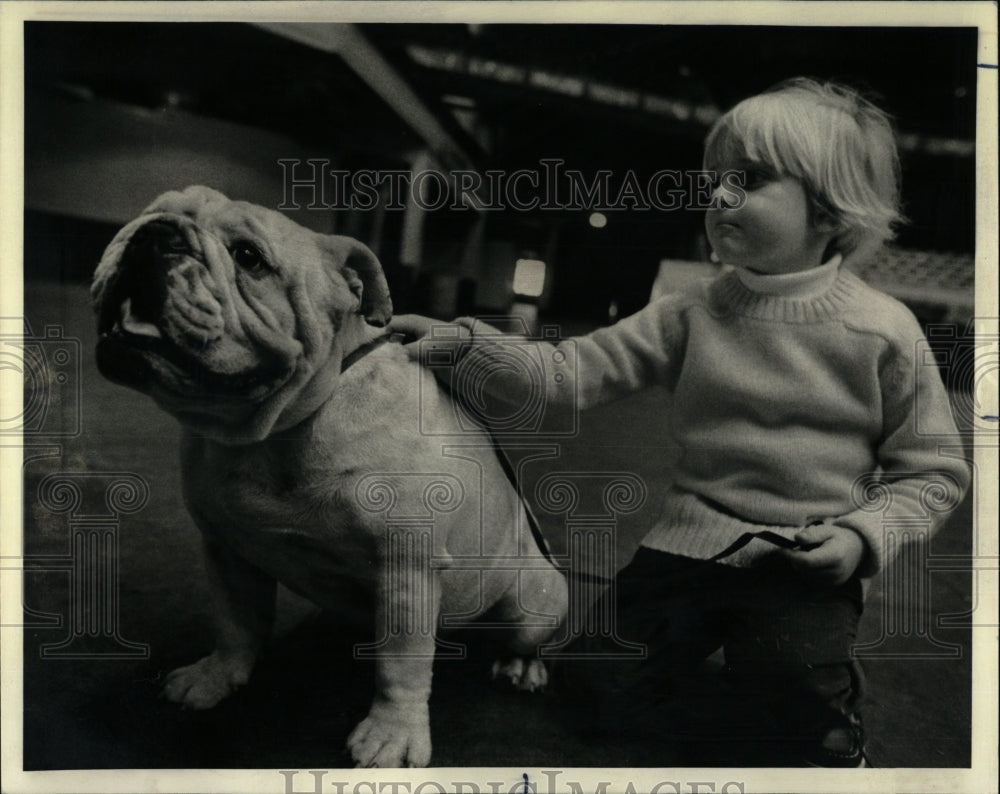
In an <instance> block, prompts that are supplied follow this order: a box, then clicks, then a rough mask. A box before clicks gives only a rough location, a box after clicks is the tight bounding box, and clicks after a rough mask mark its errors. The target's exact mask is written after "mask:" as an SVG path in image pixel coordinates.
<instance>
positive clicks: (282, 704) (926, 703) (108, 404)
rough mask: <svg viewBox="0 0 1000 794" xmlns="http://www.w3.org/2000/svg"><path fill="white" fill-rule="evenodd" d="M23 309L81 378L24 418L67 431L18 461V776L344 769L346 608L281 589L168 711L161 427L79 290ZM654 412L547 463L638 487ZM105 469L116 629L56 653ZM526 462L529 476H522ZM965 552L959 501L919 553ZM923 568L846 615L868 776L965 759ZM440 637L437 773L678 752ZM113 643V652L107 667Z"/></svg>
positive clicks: (952, 613) (41, 294)
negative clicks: (528, 684) (233, 668)
mask: <svg viewBox="0 0 1000 794" xmlns="http://www.w3.org/2000/svg"><path fill="white" fill-rule="evenodd" d="M26 315H27V320H28V322H29V323H30V325H31V327H32V329H33V332H34V334H35V336H36V337H42V336H45V335H46V332H45V328H46V326H59V329H60V332H61V334H62V336H63V337H64V338H65V339H66V340H69V343H68V346H67V349H69V351H70V352H71V354H72V355H78V356H79V358H78V360H79V375H78V376H77V375H76V374H75V369H74V367H73V365H72V362H71V363H70V365H69V370H68V371H69V372H70V373H71V374H73V378H77V377H78V378H79V381H78V384H74V383H72V382H69V383H64V384H48V385H47V386H46V387H45V388H47V389H48V391H47V393H48V395H49V398H48V405H49V406H50V407H51V408H52V409H53V411H54V413H50V414H48V415H46V416H45V417H42V418H41V419H38V420H37V421H38V422H39V423H40V424H39V427H40V429H41V430H42V431H45V432H51V431H52V429H53V428H55V427H58V426H62V427H69V428H70V429H71V430H74V429H76V427H75V422H76V418H77V417H79V426H78V430H79V432H78V433H77V434H75V435H68V436H62V437H59V436H52V435H46V434H45V432H43V433H39V434H37V435H34V436H32V437H31V439H30V441H29V443H30V446H29V449H28V451H27V452H26V459H27V460H26V463H25V467H24V483H25V489H26V490H25V494H26V500H25V552H26V555H27V559H28V565H29V566H31V568H30V571H29V572H28V573H26V574H25V602H26V606H27V607H28V608H29V610H30V612H29V613H28V614H27V615H26V624H27V626H28V628H26V630H25V647H24V663H25V669H24V673H25V676H24V739H25V741H24V764H25V768H26V769H33V770H47V769H85V768H91V769H107V768H181V767H185V768H188V767H197V768H237V767H239V768H264V769H266V768H281V767H285V768H299V769H308V768H315V769H322V768H335V767H338V766H344V765H350V764H349V762H348V759H347V758H346V757H345V756H344V755H343V753H342V750H341V748H342V746H343V742H344V739H345V737H346V735H347V733H348V731H349V730H350V729H351V727H352V726H353V724H354V723H355V722H356V721H357V720H358V719H359V718H360V717H361V716H363V714H364V711H365V709H366V706H367V698H368V692H369V690H370V682H371V679H372V671H371V669H370V667H369V666H367V664H366V663H363V662H357V661H354V660H353V659H352V656H351V653H350V649H351V646H352V644H353V643H354V642H356V641H358V640H359V639H363V637H364V629H363V628H359V625H358V620H357V618H358V615H357V613H356V612H354V611H352V610H351V609H349V608H347V605H345V610H344V613H343V614H331V613H317V612H315V611H312V610H309V609H307V608H306V607H305V606H304V605H303V604H302V603H301V602H298V601H297V600H296V599H294V598H292V597H290V596H287V595H285V596H283V600H282V622H281V626H280V627H279V631H278V634H279V636H278V637H277V638H276V639H275V641H274V642H272V643H271V645H270V646H269V647H268V648H267V650H266V652H265V654H264V656H263V658H262V660H261V663H260V665H259V668H258V670H257V672H256V674H255V675H254V677H253V679H252V680H251V682H250V684H249V686H247V687H245V688H244V689H243V690H242V691H241V692H240V693H239V694H238V695H236V696H235V697H233V698H232V699H231V700H229V701H228V702H226V703H224V704H223V705H221V706H220V707H218V708H217V709H215V710H213V711H210V712H204V713H194V712H183V711H180V710H178V709H177V708H175V707H174V706H173V705H172V704H169V703H166V702H164V701H162V700H160V699H159V697H158V695H159V690H160V686H161V683H162V678H163V676H164V674H165V673H166V672H167V671H169V670H170V669H172V668H173V667H175V666H177V665H180V664H183V663H188V662H189V661H191V660H193V659H195V658H197V657H199V656H200V655H202V654H203V653H205V652H207V651H208V650H209V648H208V645H207V642H208V639H207V613H206V609H205V588H204V584H203V582H202V577H201V574H200V562H199V558H198V536H197V531H196V530H195V529H194V527H193V525H192V523H191V521H190V520H189V518H188V517H187V514H186V513H185V511H184V507H183V504H182V501H181V498H180V493H179V473H178V466H177V434H176V425H175V423H174V420H173V419H171V418H169V417H167V416H165V415H163V414H161V413H159V412H158V411H157V410H156V409H155V407H154V406H153V405H152V404H151V402H150V401H149V400H148V399H146V398H145V397H141V396H139V395H137V394H135V393H133V392H131V391H128V390H125V389H122V388H120V387H116V386H113V385H111V384H109V383H107V382H105V381H104V380H103V379H102V378H101V377H100V376H99V374H98V373H97V372H96V368H95V366H94V364H93V352H92V351H93V343H94V329H93V324H94V323H93V317H92V315H91V312H90V309H89V305H88V302H87V296H86V289H85V288H84V287H82V286H61V285H56V284H44V283H32V284H29V285H28V287H27V296H26ZM54 340H55V341H54ZM73 340H76V341H77V342H78V345H79V346H78V347H77V346H76V343H74V342H73ZM56 341H57V337H54V336H51V335H50V336H48V338H46V339H45V340H44V342H42V343H41V344H40V345H39V349H45V346H46V345H50V347H49V348H47V349H50V350H54V349H55V348H54V347H51V345H54V344H56ZM71 380H72V379H71ZM77 386H78V388H77ZM39 388H41V387H39ZM660 406H661V403H659V402H658V401H657V396H656V395H645V396H641V397H638V398H634V399H630V400H627V401H624V402H622V403H618V404H616V405H615V406H614V408H613V410H611V409H608V410H602V411H595V412H591V413H589V414H586V415H584V416H583V417H581V428H580V430H581V432H580V434H579V435H578V436H577V437H576V438H574V439H570V440H568V441H566V440H564V441H562V442H561V447H560V453H561V454H560V456H559V458H558V465H559V466H560V467H562V468H563V470H571V471H578V472H582V473H588V472H591V473H592V472H615V471H619V472H632V473H635V474H637V475H638V476H640V477H643V478H647V479H648V480H650V481H652V480H654V479H656V478H662V477H664V476H665V475H666V474H668V472H669V458H670V454H669V447H668V446H667V445H666V442H665V440H663V439H660V438H656V437H652V436H650V435H648V434H641V435H640V434H630V433H629V432H628V430H627V428H628V427H629V420H630V418H631V417H643V418H645V417H648V416H649V414H650V412H651V411H655V410H662V408H661V407H660ZM60 417H61V419H60ZM60 422H61V423H62V424H61V425H60ZM55 473H63V474H66V475H68V476H69V478H70V479H73V480H74V481H75V482H78V483H82V485H81V493H82V499H83V503H82V504H81V505H80V506H78V507H77V508H75V510H72V511H70V512H66V509H65V508H66V506H67V505H66V503H65V502H60V497H59V494H58V493H53V492H45V490H44V488H43V485H44V483H45V477H46V476H48V475H50V474H55ZM121 473H130V474H134V475H137V476H138V477H139V478H141V480H142V481H143V482H145V483H146V484H147V485H148V490H149V498H148V502H147V503H146V504H145V506H143V507H142V508H141V509H140V510H137V511H136V512H132V513H127V514H123V515H122V516H121V518H120V521H119V522H118V524H117V530H116V531H115V532H112V534H114V535H115V536H116V537H117V552H116V553H113V554H112V555H111V559H115V558H116V563H117V569H116V574H117V599H116V600H115V599H112V600H111V601H110V602H109V612H108V614H109V615H111V616H112V617H111V618H109V622H110V623H114V625H115V627H116V632H117V636H115V637H90V636H89V635H88V636H83V637H80V638H78V641H77V642H74V643H70V644H68V645H64V646H63V647H62V648H61V649H60V648H59V647H58V646H59V645H60V643H61V642H62V641H63V640H64V639H65V638H67V637H69V636H70V633H71V631H70V630H71V626H72V625H73V622H72V621H73V616H72V615H71V614H68V604H69V581H70V576H69V572H68V570H67V568H66V563H65V558H66V551H67V547H68V538H69V537H70V533H71V530H72V528H71V524H72V523H74V522H75V523H76V524H80V523H81V522H82V523H86V522H87V521H91V522H93V521H94V519H93V516H96V515H99V514H101V513H102V512H104V513H106V512H107V511H106V507H105V506H104V505H101V504H98V503H96V502H95V503H93V504H91V503H90V502H88V500H90V499H95V498H100V494H102V493H103V491H102V490H101V488H103V485H102V484H101V483H103V482H106V481H107V478H108V477H109V476H112V475H116V474H121ZM542 473H544V472H543V470H535V471H534V472H533V473H532V476H534V477H538V476H541V474H542ZM102 477H104V478H105V479H104V480H102V479H101V478H102ZM40 488H42V490H41V491H40V490H39V489H40ZM95 489H96V490H95ZM95 494H97V496H95ZM127 503H128V496H127V494H126V495H123V496H122V500H121V501H120V504H122V505H124V506H125V507H126V508H127V507H128V504H127ZM650 509H652V508H651V507H650V506H649V505H648V504H647V505H646V506H644V507H643V508H642V509H639V510H638V511H636V512H634V513H631V514H628V515H623V516H621V517H619V519H618V523H617V535H616V537H617V540H618V545H617V556H618V564H619V565H621V564H624V562H626V561H627V559H628V557H629V555H630V554H631V553H632V551H633V550H634V549H635V547H636V545H637V544H638V541H639V538H640V537H641V534H642V527H643V519H644V516H647V515H648V512H647V511H648V510H650ZM60 511H62V512H60ZM87 516H90V517H91V518H87ZM540 519H541V520H542V526H543V530H544V531H545V532H546V534H547V535H551V538H552V543H553V548H554V550H555V551H556V552H557V553H559V552H560V548H559V540H558V538H559V533H560V531H561V529H562V528H561V527H560V526H559V523H558V521H557V520H556V519H555V518H553V517H551V516H546V515H542V514H540ZM98 523H99V522H98ZM972 548H973V533H972V505H971V499H966V501H965V503H964V504H963V505H962V506H961V507H960V509H959V510H958V512H957V513H956V514H955V515H954V516H953V517H952V519H951V521H950V523H949V525H948V526H947V527H946V528H945V529H944V530H943V531H942V532H941V533H940V534H939V535H938V536H937V537H936V538H935V539H934V541H933V544H932V546H931V548H930V550H929V552H930V555H932V557H940V556H949V555H968V554H969V553H970V551H971V549H972ZM60 560H62V562H60ZM923 565H924V561H923V560H922V559H920V558H919V555H915V554H911V555H909V557H908V558H906V559H904V560H903V561H902V562H901V563H900V564H899V565H898V566H897V567H896V568H895V569H893V573H892V574H891V576H892V577H894V578H890V579H888V580H886V581H887V582H888V587H889V592H897V590H896V589H895V588H897V585H900V584H902V585H905V586H906V587H909V588H911V589H910V590H908V591H907V592H909V593H910V594H911V596H912V598H910V597H908V598H910V600H908V601H902V602H901V601H900V599H899V598H896V597H893V596H892V595H890V596H889V597H887V596H886V592H887V588H886V583H885V582H883V581H881V580H878V581H875V582H874V583H873V588H872V591H871V593H870V596H869V600H868V606H867V610H866V614H865V617H864V623H863V634H862V637H861V645H863V646H866V648H867V651H866V653H867V654H868V658H866V659H865V664H866V668H867V672H868V677H869V683H870V690H871V692H870V697H869V701H868V706H867V708H866V711H865V717H866V724H867V728H868V732H869V755H870V756H871V760H872V762H873V764H874V765H875V766H878V767H965V766H968V765H969V763H970V723H971V707H972V687H971V678H970V675H971V673H970V669H971V630H970V623H971V621H972V619H970V617H969V613H970V611H972V610H973V609H974V603H973V599H972V581H971V575H970V574H969V573H968V571H964V572H963V571H961V570H951V571H946V570H936V571H935V572H934V573H933V575H928V576H927V577H920V576H917V575H916V573H917V571H918V570H919V569H920V567H921V566H923ZM112 573H114V572H112ZM913 588H916V589H913ZM901 603H902V604H903V605H904V606H905V607H906V608H900V604H901ZM973 618H974V616H973ZM60 621H61V625H60V623H59V622H60ZM361 625H363V623H362V624H361ZM84 634H86V632H84ZM457 639H458V640H459V641H462V642H464V643H466V645H467V648H468V654H467V657H466V658H465V659H464V660H461V661H448V660H442V659H439V660H438V662H437V664H436V669H435V687H434V693H433V697H432V701H431V715H432V730H433V736H434V758H433V764H434V765H435V766H442V767H448V766H454V767H466V766H476V767H482V766H503V767H516V766H526V767H532V766H540V765H563V766H583V767H632V766H649V767H660V766H673V765H683V764H684V763H685V761H684V759H683V758H677V757H675V755H674V753H673V751H672V750H671V748H669V747H664V746H662V745H661V744H658V743H642V742H636V741H627V740H624V739H619V740H614V739H612V740H611V741H609V740H607V739H600V740H594V739H588V738H587V736H585V735H583V734H582V733H581V732H580V731H579V730H577V728H578V727H579V717H578V715H576V713H575V712H573V711H572V710H571V709H570V707H569V704H568V701H567V698H566V697H565V696H564V695H563V694H560V693H559V692H549V693H546V694H542V695H524V694H520V693H510V692H500V691H497V690H495V689H493V688H491V686H489V684H488V678H489V675H488V668H489V660H490V656H489V647H488V645H489V641H488V638H487V637H485V636H484V634H483V633H482V632H477V631H472V630H469V631H466V632H465V633H464V634H461V635H459V637H457ZM43 649H46V650H45V651H44V653H45V655H44V656H43ZM111 653H117V654H119V656H120V657H121V658H110V657H109V655H108V654H111Z"/></svg>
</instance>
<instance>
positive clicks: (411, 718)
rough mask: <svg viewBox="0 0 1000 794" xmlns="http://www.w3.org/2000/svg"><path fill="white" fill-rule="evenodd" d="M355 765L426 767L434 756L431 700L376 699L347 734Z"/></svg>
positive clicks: (348, 745) (348, 746)
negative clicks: (393, 701) (400, 701)
mask: <svg viewBox="0 0 1000 794" xmlns="http://www.w3.org/2000/svg"><path fill="white" fill-rule="evenodd" d="M347 748H348V749H349V750H350V751H351V757H352V758H353V759H354V763H355V766H359V767H383V768H393V767H407V766H409V767H423V766H427V764H429V763H430V760H431V729H430V722H429V719H428V713H427V704H426V703H423V704H406V705H395V704H393V703H388V702H385V701H376V702H375V703H374V704H373V705H372V708H371V711H369V712H368V716H367V717H365V718H364V719H363V720H361V722H359V723H358V725H357V727H356V728H355V729H354V730H353V731H351V735H350V736H348V737H347Z"/></svg>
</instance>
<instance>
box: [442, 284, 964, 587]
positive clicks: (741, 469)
mask: <svg viewBox="0 0 1000 794" xmlns="http://www.w3.org/2000/svg"><path fill="white" fill-rule="evenodd" d="M780 278H781V277H778V281H780ZM771 281H772V283H773V282H774V279H772V280H771ZM787 281H788V284H787V285H786V288H783V289H779V290H777V293H778V294H773V293H771V292H768V291H762V289H766V285H767V282H768V279H767V278H764V279H763V280H762V279H761V278H760V277H755V276H754V274H748V273H746V272H744V273H742V274H741V273H740V272H737V271H730V272H728V273H726V274H724V275H722V276H720V277H719V278H717V279H715V280H714V281H709V282H705V283H702V284H698V285H694V286H692V287H691V288H689V289H686V290H684V291H682V292H680V293H677V294H673V295H667V296H664V297H662V298H660V299H659V300H657V301H655V302H653V303H651V304H650V305H648V306H647V307H645V308H644V309H643V310H641V311H639V312H638V313H636V314H634V315H632V316H631V317H628V318H626V319H624V320H622V321H621V322H619V323H617V324H615V325H613V326H610V327H607V328H601V329H598V330H596V331H594V332H593V333H591V334H588V335H586V336H582V337H577V338H575V339H571V340H566V341H563V342H561V343H560V344H559V345H558V346H557V347H555V348H553V346H552V345H550V344H548V343H546V342H541V341H534V342H531V344H536V345H538V346H539V348H540V350H539V352H540V356H539V360H540V361H541V362H543V366H544V369H545V371H544V383H545V390H546V391H545V398H546V400H547V404H548V410H558V409H559V408H560V407H563V408H565V409H567V410H571V409H586V408H589V407H592V406H595V405H598V404H603V403H607V402H610V401H612V400H615V399H617V398H620V397H622V396H624V395H626V394H628V393H631V392H634V391H636V390H639V389H643V388H645V387H648V386H652V385H654V384H658V385H662V386H665V387H666V388H667V389H668V390H669V391H670V392H672V394H673V400H672V407H671V410H670V411H669V412H665V414H666V415H664V416H662V417H652V418H651V420H650V421H664V422H669V424H670V427H671V429H672V435H673V437H674V439H675V440H676V442H677V445H678V446H679V448H680V451H681V455H680V459H679V461H678V463H677V467H676V476H675V480H674V483H673V486H672V487H670V488H669V489H668V491H667V493H665V494H664V495H663V496H664V499H663V509H662V511H661V514H660V516H659V518H658V520H657V521H656V522H655V524H654V525H653V527H652V528H651V529H650V531H649V533H648V534H647V535H646V537H645V539H644V540H643V545H644V546H648V547H651V548H654V549H658V550H661V551H666V552H670V553H674V554H680V555H684V556H688V557H694V558H698V559H708V558H710V557H712V556H714V555H716V554H718V553H719V552H721V551H722V550H724V549H726V548H727V547H728V546H730V544H732V543H733V542H735V541H736V540H737V539H738V538H740V536H742V535H743V534H744V533H746V532H759V531H761V530H763V529H768V530H771V531H773V532H777V533H778V534H781V535H783V536H785V537H786V538H789V539H791V538H792V537H793V536H794V535H795V534H796V532H798V531H799V530H801V529H802V528H803V527H805V526H807V525H809V524H813V523H817V522H829V523H833V524H836V525H838V526H842V527H846V528H849V529H852V530H854V531H856V532H858V533H859V534H860V535H861V536H862V538H863V539H864V541H865V546H866V554H865V556H864V559H863V562H862V564H861V567H860V569H859V571H858V574H859V575H860V576H871V575H873V574H874V573H875V572H876V571H878V570H879V569H880V568H881V567H882V566H883V565H884V564H885V563H886V562H887V559H886V556H887V554H888V553H891V552H892V550H893V549H895V548H896V546H897V544H895V543H887V542H886V532H885V528H886V526H887V520H886V519H887V518H890V517H891V519H892V520H894V521H895V520H897V519H903V520H904V521H909V522H912V523H910V524H909V525H910V526H911V527H913V528H918V527H919V528H923V529H925V531H927V532H928V533H933V532H934V531H936V530H937V528H938V527H939V526H940V525H941V523H942V522H943V521H944V519H945V518H946V517H947V515H948V513H950V512H951V510H953V509H954V507H955V506H957V504H958V503H959V501H960V500H961V497H962V495H963V494H964V492H965V490H966V488H967V487H968V484H969V469H968V465H967V464H966V462H965V461H964V460H963V459H961V458H960V457H958V456H956V455H955V453H954V452H952V456H949V454H948V450H945V449H939V446H940V445H945V444H947V443H949V442H950V444H951V447H952V449H954V448H955V447H956V446H957V445H958V442H957V430H956V428H955V424H954V421H953V419H952V415H951V410H950V406H949V402H948V396H947V392H946V391H945V389H944V386H943V384H942V381H941V376H940V373H939V371H938V368H937V366H936V365H935V363H934V362H933V360H930V361H927V360H923V359H921V360H917V355H918V350H919V349H920V348H919V343H920V342H921V340H922V339H923V334H922V332H921V330H920V327H919V325H918V323H917V321H916V319H915V318H914V317H913V315H912V313H911V312H910V311H909V310H908V309H906V308H905V307H904V306H903V305H902V304H901V303H899V302H898V301H896V300H894V299H892V298H890V297H888V296H887V295H884V294H882V293H880V292H878V291H876V290H874V289H872V288H870V287H869V286H867V285H866V284H865V283H864V282H862V281H861V280H860V279H858V278H857V277H856V276H855V275H853V274H852V273H850V272H849V271H847V270H846V269H837V268H836V265H835V264H834V265H833V266H832V267H829V268H826V267H825V269H821V268H817V269H816V273H815V274H814V275H813V276H809V277H807V278H806V279H805V280H803V279H802V278H801V277H798V278H796V277H792V278H791V279H787ZM745 282H746V283H745ZM748 284H749V285H750V286H748ZM456 322H457V323H458V324H459V325H460V326H463V327H464V328H466V329H467V330H468V332H469V336H471V339H472V344H469V343H468V341H466V342H465V343H463V345H462V346H461V350H462V351H463V359H462V363H463V366H469V367H470V368H472V371H474V370H475V369H476V368H477V367H488V365H489V361H490V359H491V357H496V356H497V355H498V354H500V355H502V352H501V348H504V347H507V346H508V345H510V344H511V342H512V340H511V338H510V337H509V336H499V332H498V331H496V330H495V329H493V328H491V327H489V326H487V325H485V324H483V323H478V322H476V321H475V320H473V319H471V318H460V319H459V320H457V321H456ZM517 343H518V344H525V343H527V340H517ZM456 349H458V348H457V347H456ZM508 349H509V348H508ZM502 371H503V372H504V377H490V378H487V379H486V380H485V381H484V382H482V384H481V385H482V386H484V387H485V388H487V389H489V390H490V391H491V392H492V393H493V395H494V396H496V397H500V398H501V399H505V400H507V401H510V402H513V403H515V404H522V403H521V401H522V400H523V399H525V398H526V396H527V395H528V394H530V393H531V390H532V389H535V392H534V393H535V394H537V389H538V384H537V381H535V379H536V378H537V375H532V374H531V373H530V372H529V371H527V370H523V371H520V370H517V369H514V368H509V367H504V368H502ZM533 381H535V382H533ZM885 497H887V500H886V498H885ZM775 552H776V547H775V546H773V545H771V544H768V543H766V542H764V541H762V540H755V541H753V542H752V543H750V544H748V545H746V546H744V547H743V548H742V549H741V550H740V551H738V552H736V553H735V554H733V555H732V556H731V557H729V558H727V559H726V560H725V562H726V563H728V564H732V565H738V566H748V565H753V564H755V563H756V562H758V561H759V560H760V559H761V558H762V557H763V556H766V555H768V554H773V553H775Z"/></svg>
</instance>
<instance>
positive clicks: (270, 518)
mask: <svg viewBox="0 0 1000 794" xmlns="http://www.w3.org/2000/svg"><path fill="white" fill-rule="evenodd" d="M350 478H351V473H350V472H338V471H337V470H336V468H332V469H326V470H322V471H320V470H318V467H317V464H316V461H314V460H312V459H311V457H310V456H309V455H308V454H306V455H303V447H302V445H301V444H293V443H285V444H283V443H282V442H266V443H263V444H254V445H250V446H246V447H224V446H221V445H217V444H211V443H200V444H192V445H189V447H187V448H186V449H185V497H186V500H187V502H188V507H189V509H190V510H191V512H192V514H194V516H195V517H196V518H197V519H198V521H199V524H201V525H202V526H203V528H208V529H210V530H211V531H213V532H217V533H220V534H222V535H224V536H225V540H226V541H227V542H229V543H230V544H234V545H237V546H238V547H239V548H240V550H241V551H243V552H244V553H246V554H247V556H251V557H265V558H266V557H267V556H268V555H272V554H279V555H282V556H285V555H288V554H297V553H306V552H307V551H308V552H311V553H317V552H319V551H320V550H322V549H329V550H338V551H339V550H343V549H344V547H345V544H346V545H347V546H350V545H352V540H351V539H350V537H346V538H345V536H351V535H355V534H356V533H352V532H351V531H350V529H351V528H350V527H349V526H347V524H348V523H349V517H348V516H346V515H345V514H344V508H343V502H342V500H341V499H340V496H339V493H340V491H341V489H342V488H343V487H345V485H346V484H348V483H349V481H350ZM356 541H357V538H354V542H356Z"/></svg>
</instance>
